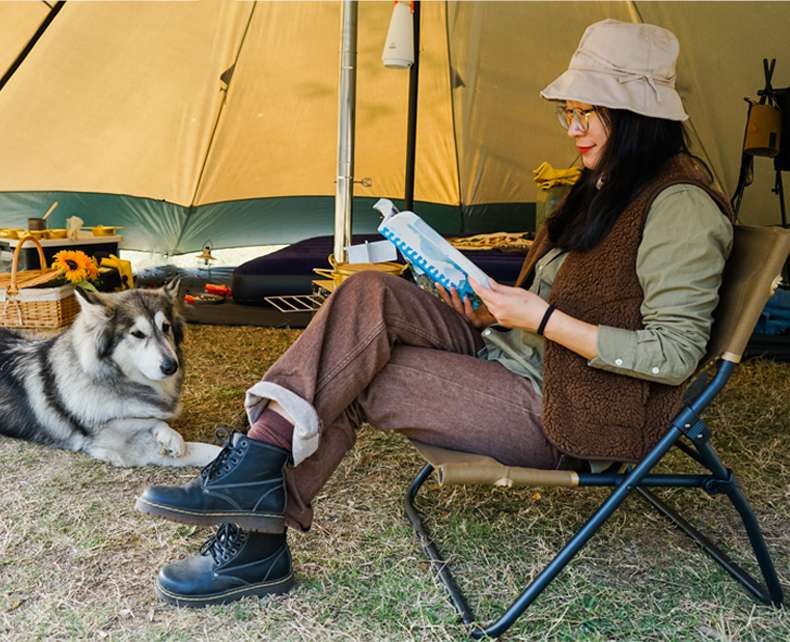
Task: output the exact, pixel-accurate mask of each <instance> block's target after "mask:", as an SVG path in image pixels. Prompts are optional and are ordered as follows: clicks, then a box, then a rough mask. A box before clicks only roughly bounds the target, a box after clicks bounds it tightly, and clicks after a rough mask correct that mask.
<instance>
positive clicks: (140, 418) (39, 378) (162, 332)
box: [0, 281, 220, 466]
mask: <svg viewBox="0 0 790 642" xmlns="http://www.w3.org/2000/svg"><path fill="white" fill-rule="evenodd" d="M177 297H178V281H175V282H171V283H169V284H168V285H166V286H165V287H163V288H161V289H158V290H126V291H124V292H120V293H117V294H101V293H98V292H88V291H86V290H82V289H80V288H78V289H77V300H78V301H79V304H80V308H81V310H80V314H79V315H78V316H77V318H76V319H75V320H74V323H73V324H72V326H71V327H70V328H69V329H68V330H66V331H65V332H63V333H62V334H60V335H58V336H57V337H53V338H51V339H29V338H25V337H22V336H21V335H19V334H17V333H15V332H11V331H9V330H5V329H0V434H2V435H7V436H9V437H16V438H19V439H26V440H28V441H34V442H39V443H43V444H48V445H50V446H55V447H58V448H65V449H67V450H81V451H83V452H85V453H87V454H89V455H91V456H92V457H95V458H97V459H101V460H103V461H106V462H109V463H111V464H114V465H115V466H143V465H146V464H159V465H162V466H203V465H205V464H207V463H208V462H210V461H211V460H212V459H214V457H216V455H217V453H218V452H219V450H220V449H219V448H218V447H217V446H212V445H210V444H200V443H192V442H190V443H185V442H184V440H183V438H182V437H181V435H179V434H178V433H177V432H176V431H175V430H173V429H172V428H171V427H170V426H169V425H168V424H167V420H168V419H172V418H173V417H175V416H176V414H177V413H178V411H179V409H180V408H179V395H180V393H181V383H182V381H183V361H182V357H181V341H182V339H183V337H184V320H183V319H182V318H181V316H180V315H179V314H178V309H177V301H178V299H177Z"/></svg>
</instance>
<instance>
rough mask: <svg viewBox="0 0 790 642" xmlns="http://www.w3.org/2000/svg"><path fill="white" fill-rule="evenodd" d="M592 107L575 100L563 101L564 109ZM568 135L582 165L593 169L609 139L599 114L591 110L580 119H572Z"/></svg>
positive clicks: (583, 110) (587, 108)
mask: <svg viewBox="0 0 790 642" xmlns="http://www.w3.org/2000/svg"><path fill="white" fill-rule="evenodd" d="M592 108H593V106H592V105H588V104H587V103H580V102H578V101H575V100H566V101H565V109H566V110H567V111H570V110H577V109H578V110H580V111H581V112H586V111H589V110H590V109H592ZM585 121H586V122H587V123H588V124H589V127H588V128H587V130H586V131H585V128H584V125H585ZM568 136H570V137H571V138H573V140H574V143H575V144H576V149H577V150H578V152H579V154H581V157H582V163H583V164H584V166H585V167H586V168H587V169H595V167H596V166H597V165H598V163H599V161H600V160H601V157H602V156H603V149H604V147H605V146H606V141H607V140H608V139H609V131H608V130H607V129H606V125H605V124H604V122H603V120H601V115H600V114H599V113H598V112H595V111H593V112H590V113H588V114H587V115H586V116H585V117H582V118H580V119H576V118H574V119H572V122H571V125H570V127H568Z"/></svg>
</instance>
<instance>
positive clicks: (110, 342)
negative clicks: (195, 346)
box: [75, 279, 185, 381]
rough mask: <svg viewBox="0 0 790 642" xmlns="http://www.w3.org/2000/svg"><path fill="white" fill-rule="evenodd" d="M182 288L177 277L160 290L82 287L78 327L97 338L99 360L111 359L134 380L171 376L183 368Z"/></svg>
mask: <svg viewBox="0 0 790 642" xmlns="http://www.w3.org/2000/svg"><path fill="white" fill-rule="evenodd" d="M178 286H179V280H177V279H176V280H174V281H171V282H170V283H168V284H167V285H165V286H164V287H162V288H159V289H158V290H140V289H135V290H125V291H123V292H118V293H114V294H105V293H100V292H92V291H88V290H84V289H82V288H77V301H79V304H80V308H81V313H80V316H79V319H78V320H77V321H76V322H75V326H77V328H79V329H80V330H81V331H82V332H83V333H87V334H89V335H90V336H92V337H94V338H95V347H96V356H97V358H98V359H99V361H104V362H107V361H110V362H112V363H113V364H114V365H115V366H117V367H118V368H119V369H120V370H121V371H122V372H124V374H126V375H127V376H129V377H131V378H132V379H139V378H140V377H142V378H144V379H148V380H152V381H161V380H163V379H167V378H169V377H172V376H174V375H175V374H176V373H178V372H179V370H180V369H181V367H182V359H181V342H182V341H183V339H184V329H185V324H184V320H183V319H182V317H181V315H180V313H179V305H178V303H179V299H178Z"/></svg>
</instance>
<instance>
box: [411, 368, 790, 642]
mask: <svg viewBox="0 0 790 642" xmlns="http://www.w3.org/2000/svg"><path fill="white" fill-rule="evenodd" d="M733 367H734V364H733V363H731V362H728V361H724V362H722V364H721V366H720V367H719V370H718V372H717V373H716V376H715V377H714V379H713V380H712V381H711V382H710V383H709V384H708V385H707V387H706V388H705V389H704V390H703V391H702V393H701V394H700V395H699V396H698V397H697V398H696V399H695V400H694V401H693V402H692V403H691V404H690V405H689V406H688V407H686V408H685V409H684V410H683V411H682V412H681V413H680V414H679V415H678V417H676V419H675V420H674V422H673V423H672V426H671V428H670V430H669V432H668V433H667V434H666V435H665V436H664V437H663V438H662V439H661V440H660V441H659V443H658V444H657V445H656V446H655V447H654V448H653V450H652V451H650V453H648V455H647V456H646V457H645V458H644V459H643V460H642V461H641V462H639V464H637V465H636V466H635V467H633V468H631V469H630V470H628V471H627V472H626V473H625V474H601V475H598V474H592V473H590V474H582V475H579V485H580V486H615V487H616V488H615V490H614V491H613V492H612V494H611V495H610V496H609V497H608V498H607V499H606V501H604V503H603V504H601V506H600V507H599V508H598V510H596V511H595V513H594V514H593V515H592V517H590V519H589V520H588V521H587V523H585V524H584V526H582V528H581V529H579V531H577V533H576V534H575V535H574V536H573V537H572V538H571V539H570V540H569V541H568V543H567V544H566V545H565V546H564V547H563V548H562V550H561V551H560V552H559V553H558V554H557V555H556V557H555V558H554V559H553V560H552V561H551V562H550V563H549V564H548V565H547V566H546V567H545V568H544V569H543V570H542V571H541V572H540V574H539V575H538V576H537V577H536V578H535V579H534V580H533V581H532V583H531V584H529V586H527V587H526V589H524V591H523V592H522V593H521V595H519V597H518V598H517V599H516V600H515V601H514V602H513V604H512V605H511V606H510V607H509V608H508V609H507V610H506V611H505V613H504V614H502V615H501V616H500V617H499V618H498V619H497V620H496V621H495V622H493V623H492V624H490V625H489V626H487V627H485V628H482V627H480V626H478V625H476V624H474V621H475V618H474V615H473V613H472V610H471V609H470V608H469V604H468V602H467V600H466V598H465V596H464V594H463V592H462V591H461V590H460V588H459V587H458V584H457V583H456V582H455V579H454V578H453V576H452V573H451V571H450V568H449V566H448V565H447V562H446V561H445V559H444V558H443V556H442V555H441V553H440V552H439V550H438V549H437V548H436V546H435V545H434V544H433V543H432V542H431V539H430V536H429V535H428V532H427V531H426V529H425V526H424V524H423V520H422V516H421V515H420V513H419V512H418V511H417V509H416V507H415V506H414V499H415V498H416V496H417V493H418V492H419V490H420V488H421V487H422V485H423V484H424V483H425V480H426V479H428V477H429V476H430V474H431V472H432V471H433V466H432V465H431V464H427V465H426V466H425V467H424V468H423V469H422V470H421V471H420V472H419V474H418V475H417V477H416V478H415V480H414V482H412V484H411V486H410V487H409V490H408V492H407V494H406V498H405V510H406V517H407V518H408V520H409V522H411V524H412V526H413V528H414V531H415V533H416V534H417V537H418V538H419V540H420V543H421V545H422V547H423V549H424V551H425V554H426V555H427V557H428V559H429V560H430V562H431V567H432V568H433V569H434V571H435V572H436V574H437V576H438V578H439V580H440V581H441V582H442V584H443V586H444V587H445V589H447V592H448V593H449V595H450V600H451V601H452V603H453V605H454V606H455V608H456V610H457V611H458V613H459V615H460V616H461V619H462V620H463V622H464V623H465V624H467V625H470V627H471V629H470V634H471V636H472V637H473V638H475V639H480V638H483V637H499V636H500V635H502V634H503V633H504V632H505V631H507V629H508V628H510V626H511V625H512V624H513V623H514V622H515V621H516V620H517V619H518V617H519V616H520V615H521V614H522V613H523V612H524V611H525V610H526V609H527V607H529V605H530V604H531V603H532V602H533V601H534V600H535V599H536V598H537V597H538V595H540V593H541V592H542V591H543V590H544V589H545V588H546V587H547V586H548V585H549V583H551V581H552V580H553V579H554V578H555V577H556V576H557V575H558V574H559V573H560V572H561V571H562V570H563V569H564V568H565V566H566V565H567V564H568V563H569V562H570V561H571V559H573V557H574V556H575V555H576V553H578V552H579V551H580V550H581V549H582V548H583V547H584V545H585V544H586V543H587V542H588V541H589V540H590V538H592V536H593V535H594V534H595V533H596V532H597V531H598V529H599V528H600V527H601V526H602V525H603V523H604V522H605V521H606V520H607V519H608V518H609V517H610V516H611V515H612V513H613V512H614V511H615V509H616V508H617V507H618V506H620V504H622V503H623V501H624V500H625V498H626V497H627V496H628V495H629V494H630V492H631V491H632V490H634V489H636V490H637V491H638V492H639V494H640V495H641V496H642V497H644V498H645V499H646V500H647V501H648V502H649V503H650V504H651V505H652V506H654V507H655V508H656V509H657V510H659V512H661V513H662V514H663V515H665V516H666V517H668V518H669V519H671V520H672V521H673V523H675V525H676V526H678V528H680V529H681V531H683V532H684V533H685V534H686V535H688V536H689V537H691V539H693V540H694V541H695V542H696V543H697V544H699V545H700V546H702V547H703V549H704V550H705V551H706V552H707V553H708V554H709V555H710V556H711V557H712V558H713V559H714V560H715V561H716V562H717V563H718V564H719V565H721V566H722V568H724V570H726V571H727V572H728V573H729V574H730V575H731V576H732V577H733V578H734V579H735V580H737V581H738V582H739V583H740V584H741V585H742V586H743V587H744V588H745V589H746V590H747V591H748V592H749V593H750V594H751V595H752V596H754V597H755V598H756V599H757V600H759V601H760V602H763V603H765V604H773V605H777V606H778V605H781V604H782V603H783V600H784V597H783V593H782V588H781V586H780V585H779V580H778V578H777V576H776V570H775V568H774V565H773V562H772V561H771V558H770V555H769V553H768V549H767V547H766V545H765V540H764V539H763V536H762V533H761V532H760V527H759V525H758V523H757V519H756V518H755V516H754V513H753V512H752V510H751V507H750V506H749V503H748V501H747V500H746V498H745V497H744V495H743V494H742V493H741V491H740V489H739V488H738V485H737V483H736V481H735V477H734V475H733V473H732V471H730V470H728V469H726V468H725V467H724V466H723V464H722V463H721V460H720V459H719V457H718V455H717V454H716V453H715V451H714V450H713V448H712V447H711V446H710V445H709V444H708V439H709V436H710V433H709V430H708V428H707V426H706V425H705V424H704V423H703V422H702V420H701V419H699V413H700V412H701V411H702V410H703V409H704V408H705V407H706V406H707V405H708V404H709V403H710V401H711V400H712V399H713V397H714V396H715V395H716V394H717V393H718V391H719V390H720V389H721V388H722V387H723V386H724V384H725V383H726V381H727V379H728V378H729V375H730V373H731V371H732V368H733ZM684 436H685V437H687V438H688V439H689V440H690V441H691V444H692V446H693V450H692V449H690V448H688V446H686V445H685V444H682V450H683V451H684V452H687V454H689V455H690V456H691V457H692V458H693V459H695V460H696V461H698V462H700V463H702V464H703V465H704V466H705V467H706V468H707V469H708V470H710V471H711V473H712V474H706V475H649V472H650V470H651V469H652V468H653V467H654V466H655V465H656V464H657V463H658V462H659V461H660V460H661V458H662V457H663V456H664V455H665V454H666V453H667V451H668V450H669V449H670V448H671V447H672V446H673V445H676V444H677V445H681V442H679V440H680V439H681V437H684ZM692 453H693V454H692ZM646 486H658V487H697V488H702V489H703V490H705V491H706V492H708V493H709V494H717V493H725V494H726V495H727V497H728V498H729V499H730V501H731V502H732V504H733V506H734V507H735V509H736V510H737V511H738V513H739V514H740V516H741V519H742V521H743V524H744V528H745V529H746V533H747V535H748V537H749V541H750V543H751V545H752V549H753V551H754V554H755V557H756V558H757V562H758V564H759V566H760V570H761V572H762V575H763V578H764V580H765V585H766V586H767V589H766V588H765V587H764V586H763V585H761V584H760V583H759V582H758V581H757V580H755V579H754V578H753V577H752V576H750V575H749V574H748V573H746V572H745V571H744V570H743V569H741V568H740V567H739V566H738V565H737V564H735V563H734V562H733V561H732V560H731V559H730V558H729V557H728V556H727V555H726V554H725V553H724V552H723V551H721V550H720V549H719V548H718V547H717V546H716V545H715V544H713V543H712V542H711V541H710V540H708V539H707V538H706V537H705V536H704V535H702V534H701V533H700V532H699V531H697V530H696V529H695V528H694V527H693V526H691V525H690V524H689V523H688V522H687V521H685V520H684V519H683V518H682V517H680V516H679V515H677V514H676V513H675V512H674V511H672V509H670V508H669V507H667V506H666V505H665V504H664V503H663V502H661V500H659V499H658V498H657V497H655V495H653V494H652V493H650V492H649V491H647V490H645V488H644V487H646Z"/></svg>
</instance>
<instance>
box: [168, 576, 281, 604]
mask: <svg viewBox="0 0 790 642" xmlns="http://www.w3.org/2000/svg"><path fill="white" fill-rule="evenodd" d="M293 586H294V575H293V573H291V574H290V575H288V576H287V577H284V578H282V579H280V580H275V581H273V582H261V583H259V584H251V585H250V586H244V587H240V588H237V589H231V590H229V591H223V592H222V593H211V594H209V595H179V594H178V593H172V592H170V591H168V590H166V589H163V588H162V587H161V586H159V581H158V580H157V581H156V582H155V583H154V592H155V593H156V596H157V597H158V598H159V599H160V600H162V601H164V602H167V603H168V604H172V605H173V606H185V607H187V608H195V609H196V608H202V607H204V606H211V605H212V604H228V603H229V602H235V601H236V600H240V599H241V598H243V597H247V596H248V595H254V596H257V597H263V596H265V595H280V594H282V593H287V592H288V591H290V590H291V589H292V588H293Z"/></svg>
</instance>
